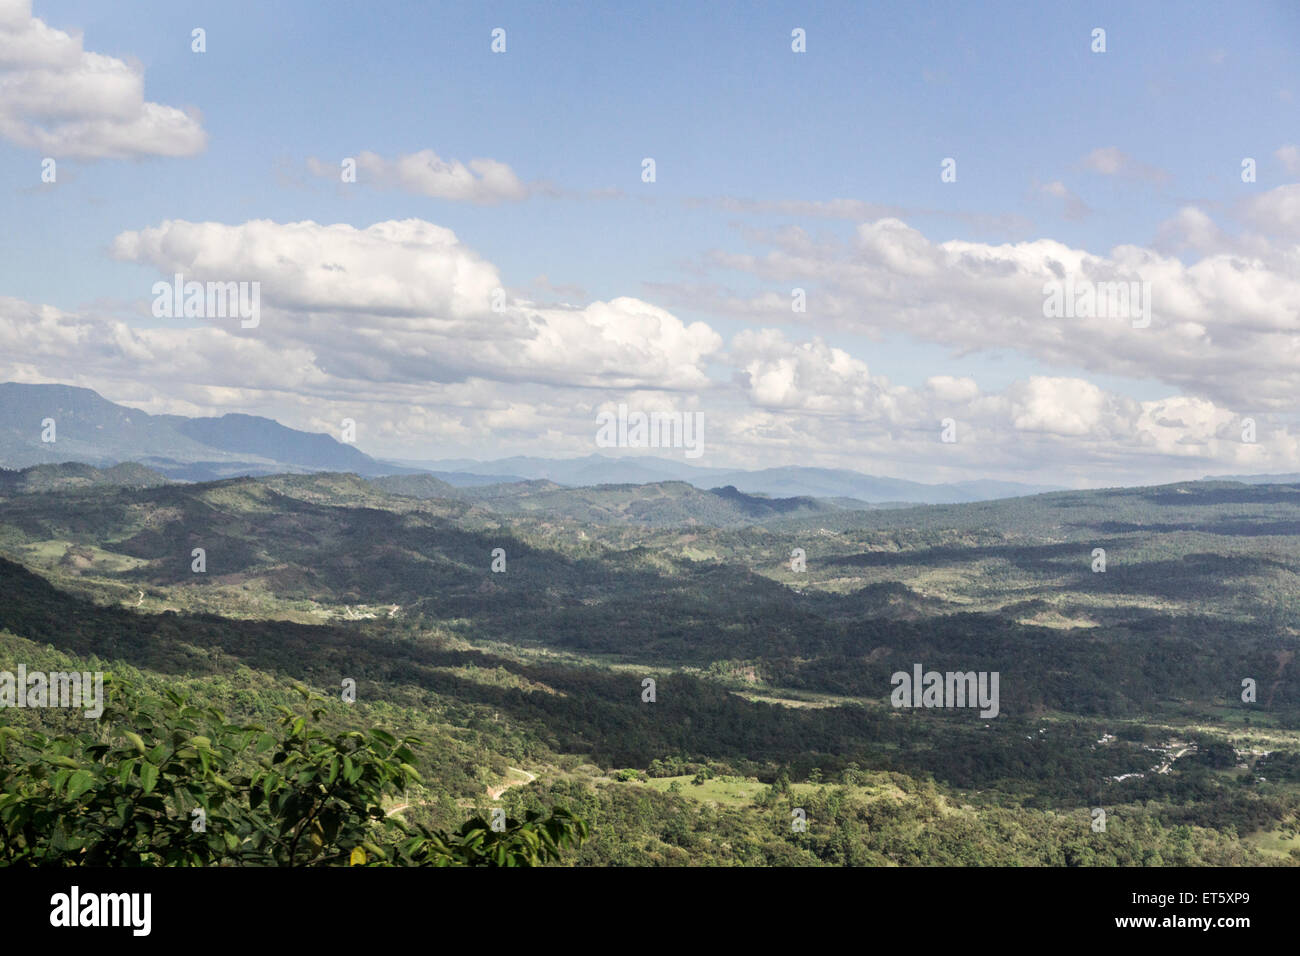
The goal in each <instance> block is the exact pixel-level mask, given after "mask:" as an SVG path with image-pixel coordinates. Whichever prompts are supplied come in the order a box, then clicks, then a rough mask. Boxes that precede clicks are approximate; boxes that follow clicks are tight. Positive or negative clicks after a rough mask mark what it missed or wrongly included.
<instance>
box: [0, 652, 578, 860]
mask: <svg viewBox="0 0 1300 956" xmlns="http://www.w3.org/2000/svg"><path fill="white" fill-rule="evenodd" d="M106 690H107V692H108V694H107V696H108V701H107V704H106V707H105V710H104V714H103V716H102V718H101V719H100V720H98V721H95V722H93V724H92V725H91V726H90V727H89V728H88V729H83V730H79V731H77V732H70V733H65V734H61V735H57V736H49V735H47V734H45V733H42V732H40V731H37V730H29V731H25V732H23V731H19V730H16V729H14V728H12V727H0V863H3V864H29V865H32V864H34V865H53V866H203V865H226V864H253V865H264V866H328V865H415V866H535V865H539V864H543V863H552V862H556V861H558V860H559V859H560V857H561V851H562V850H564V849H566V848H570V847H577V846H579V845H580V844H581V842H582V840H583V839H584V838H585V837H586V836H587V828H586V825H585V824H584V823H583V822H582V821H581V820H578V819H576V818H574V817H573V816H572V815H570V814H569V813H568V812H567V811H566V810H564V809H563V808H560V807H553V808H552V810H551V812H550V814H549V816H546V817H543V815H542V813H541V812H540V811H530V812H529V813H528V814H526V816H525V819H524V820H522V821H520V820H513V819H507V820H505V821H503V822H502V824H501V825H500V826H499V828H498V829H493V828H492V827H491V826H490V825H489V824H488V823H486V822H485V821H483V820H482V819H481V818H475V819H473V820H470V821H468V822H467V823H466V824H465V825H464V826H462V827H461V829H460V830H459V831H457V832H456V833H452V834H448V833H445V832H443V831H440V830H430V829H428V828H426V827H424V826H420V825H416V826H412V825H409V824H407V823H405V822H404V821H402V820H401V819H400V818H398V817H395V816H388V815H387V814H386V812H385V810H384V803H385V800H386V799H388V798H391V797H393V796H396V795H400V794H401V793H403V792H404V791H405V790H406V788H407V786H408V785H409V784H413V783H419V782H421V780H420V774H419V772H418V771H417V770H416V768H415V766H414V763H415V761H416V757H415V754H414V752H413V751H412V749H411V748H412V747H414V746H418V745H419V744H420V743H421V741H420V740H419V739H418V738H415V737H410V736H408V737H404V738H402V739H400V740H399V739H398V738H396V737H394V736H393V735H392V734H390V733H388V732H387V731H384V730H381V729H378V728H373V729H370V730H369V731H367V732H365V733H362V732H361V731H359V730H345V731H339V732H336V733H333V734H331V733H327V732H326V731H324V730H322V729H320V728H319V727H318V726H317V725H318V724H319V723H320V722H321V721H322V718H323V716H324V714H325V711H324V709H323V707H322V706H321V705H323V704H325V703H326V701H325V700H324V699H323V698H320V697H315V696H313V695H312V694H310V693H309V692H308V691H307V690H305V689H303V688H298V691H299V693H300V694H301V695H302V697H303V700H304V702H305V705H306V710H307V712H306V713H299V712H296V711H294V710H292V709H290V708H288V707H279V708H278V710H279V711H280V712H281V716H280V719H279V721H278V724H277V726H276V727H275V728H274V731H273V730H270V729H267V728H266V727H263V726H260V725H255V724H249V725H238V724H233V723H230V722H228V721H227V720H226V718H225V717H224V715H223V714H222V713H221V712H220V711H218V710H216V709H215V708H206V709H200V708H198V707H194V706H191V705H189V704H188V703H187V700H186V698H185V697H184V696H182V695H181V694H179V693H177V692H175V691H173V690H170V689H168V690H165V691H164V692H163V696H162V697H155V696H151V695H148V694H145V693H143V692H141V691H139V690H138V689H137V688H136V687H135V686H134V685H132V684H131V683H129V682H126V681H122V680H115V679H113V678H112V677H111V676H109V677H108V679H107V680H106Z"/></svg>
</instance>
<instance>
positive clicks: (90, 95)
mask: <svg viewBox="0 0 1300 956" xmlns="http://www.w3.org/2000/svg"><path fill="white" fill-rule="evenodd" d="M0 136H3V137H4V138H5V139H8V140H11V141H12V142H14V143H17V144H18V145H19V146H23V147H27V148H31V149H37V150H40V151H41V152H43V153H45V154H47V155H50V156H54V157H56V158H58V157H65V156H67V157H72V158H77V159H100V158H115V159H121V158H130V157H139V156H192V155H194V154H195V153H199V152H202V151H203V149H204V147H205V146H206V144H207V135H206V134H205V133H204V131H203V128H202V126H201V125H200V122H199V119H198V117H197V116H196V115H191V113H187V112H185V111H183V110H180V109H177V108H175V107H172V106H163V105H161V104H158V103H151V102H148V101H146V100H145V98H144V75H143V72H142V71H141V69H140V68H139V67H138V66H130V65H128V64H126V63H124V62H123V61H121V60H118V59H116V58H114V57H111V56H105V55H103V54H99V53H91V52H88V51H87V50H85V49H83V47H82V39H81V37H80V36H75V37H74V36H70V35H69V34H67V33H64V32H63V31H62V30H55V29H53V28H52V27H50V26H48V25H46V23H45V22H44V21H42V20H39V19H37V18H35V17H33V16H32V15H31V2H30V0H0Z"/></svg>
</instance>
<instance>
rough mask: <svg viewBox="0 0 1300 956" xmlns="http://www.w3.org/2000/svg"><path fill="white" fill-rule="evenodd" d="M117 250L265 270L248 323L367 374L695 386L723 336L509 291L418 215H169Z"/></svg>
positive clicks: (196, 267)
mask: <svg viewBox="0 0 1300 956" xmlns="http://www.w3.org/2000/svg"><path fill="white" fill-rule="evenodd" d="M112 253H113V255H114V256H116V257H117V258H119V259H122V260H126V261H131V262H140V263H148V264H151V265H153V266H155V267H157V268H158V269H159V270H160V271H161V273H162V275H163V276H164V277H166V278H170V277H171V276H172V275H173V274H176V273H180V274H183V275H184V276H185V277H186V279H193V280H195V281H200V282H203V281H217V282H238V281H249V282H251V281H257V282H259V283H261V301H262V305H263V311H264V314H265V317H264V318H263V320H262V322H261V323H260V325H259V327H258V329H257V330H256V332H255V333H253V334H257V335H264V336H267V337H269V338H271V339H273V340H276V341H280V342H285V343H293V344H296V345H298V346H300V347H303V348H310V349H313V350H315V351H316V352H317V353H318V354H320V356H321V360H322V362H325V363H327V367H328V368H329V370H330V371H331V372H332V373H334V374H338V375H345V376H349V377H356V378H360V379H366V380H372V381H392V382H402V381H405V382H419V381H428V380H429V379H434V380H437V381H452V380H458V379H463V378H468V377H479V378H486V379H493V380H498V381H520V382H543V383H551V384H569V385H585V386H608V387H620V388H630V387H637V386H640V385H643V384H648V385H653V386H656V387H661V388H670V389H672V388H678V389H680V388H696V387H701V386H703V385H706V384H707V381H708V379H707V376H706V374H705V371H704V363H705V361H706V359H707V357H708V356H709V355H710V354H711V353H712V352H714V351H716V350H718V349H719V348H720V347H721V345H722V340H721V338H720V337H719V336H718V335H717V333H716V332H714V331H713V330H712V329H711V328H709V326H708V325H706V324H705V323H703V322H694V323H691V324H689V325H688V324H686V323H684V322H682V321H681V320H680V319H678V318H677V317H676V316H674V315H672V314H671V313H670V312H667V311H666V310H664V309H661V308H659V307H657V306H654V305H651V304H650V303H647V302H642V301H640V300H638V299H635V298H631V297H618V298H615V299H612V300H610V301H608V302H591V303H588V304H587V305H585V306H582V307H565V306H549V307H540V306H535V305H534V304H533V303H531V302H529V301H527V300H523V299H514V298H511V297H509V296H508V295H507V294H506V290H505V289H504V282H503V281H502V279H501V277H500V275H499V273H498V271H497V269H496V267H495V266H493V265H492V264H491V263H489V262H487V261H486V260H484V259H482V258H481V257H480V256H479V255H478V254H477V253H475V252H474V251H473V250H471V249H469V248H468V247H466V246H464V245H463V244H462V243H461V242H460V241H459V239H458V238H457V237H456V235H455V233H453V232H452V231H451V230H449V229H445V228H443V227H441V226H436V225H434V224H432V223H428V222H424V221H422V220H418V219H408V220H403V221H400V222H380V223H375V224H374V225H372V226H369V227H367V228H365V229H357V228H355V227H353V226H350V225H345V224H336V225H321V224H318V223H315V222H296V223H276V222H271V221H269V220H255V221H251V222H246V223H243V224H242V225H226V224H223V223H211V222H203V223H194V222H185V221H179V220H169V221H166V222H163V223H161V224H160V225H158V226H155V227H152V228H148V229H143V230H139V231H132V232H124V233H122V234H120V235H119V236H118V237H117V238H116V239H115V240H114V242H113V245H112Z"/></svg>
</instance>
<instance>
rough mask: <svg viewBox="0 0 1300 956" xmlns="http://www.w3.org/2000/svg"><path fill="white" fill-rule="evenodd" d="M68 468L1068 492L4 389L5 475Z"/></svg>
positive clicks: (762, 491) (967, 498) (750, 489)
mask: <svg viewBox="0 0 1300 956" xmlns="http://www.w3.org/2000/svg"><path fill="white" fill-rule="evenodd" d="M46 439H52V440H46ZM62 462H80V463H83V464H87V465H93V466H95V467H97V468H108V467H111V466H114V465H118V464H123V463H129V462H134V463H138V464H140V465H144V466H146V467H147V468H149V469H152V470H153V471H155V472H157V473H158V474H160V475H163V476H165V477H167V478H169V479H172V480H175V481H211V480H216V479H220V478H229V477H235V476H244V475H251V476H257V475H269V474H303V473H309V472H318V471H331V472H351V473H353V474H357V475H360V476H362V477H368V478H376V477H383V476H391V475H427V476H430V477H431V478H434V479H437V480H438V482H445V483H446V485H449V486H451V487H454V488H463V489H469V488H476V487H481V486H492V485H499V484H517V483H520V482H526V481H529V482H531V481H545V482H552V483H554V484H555V485H561V486H569V487H591V486H595V485H642V484H655V483H660V482H685V483H686V484H689V485H692V486H694V487H695V488H698V489H701V490H712V489H717V488H733V489H735V490H736V491H737V492H740V493H743V494H746V495H764V496H771V497H774V498H799V499H810V498H818V499H831V500H833V501H834V502H835V503H836V505H838V506H839V507H845V506H852V504H853V503H855V502H856V503H861V504H876V505H878V504H960V503H963V502H971V501H989V500H994V499H999V498H1013V497H1019V496H1022V495H1032V494H1039V493H1042V492H1048V491H1059V490H1062V489H1061V488H1060V487H1058V486H1052V485H1036V484H1023V483H1019V482H1012V481H998V480H993V479H979V480H972V481H958V482H949V483H936V484H930V483H925V482H919V481H909V480H906V479H902V478H888V477H881V476H876V475H867V474H863V473H861V472H857V471H851V470H848V469H843V468H811V467H801V466H783V467H776V468H763V469H757V470H743V469H729V468H706V467H701V466H697V465H692V464H688V463H687V462H684V461H676V460H672V459H668V458H657V457H653V456H649V455H636V456H621V457H612V456H608V455H600V454H591V455H587V456H585V457H580V458H567V459H555V458H537V457H528V456H516V457H511V458H498V459H494V460H488V461H479V460H475V459H468V458H451V459H435V460H386V459H379V458H374V457H371V456H370V455H367V454H366V453H364V452H362V451H361V450H360V449H358V448H356V447H354V446H352V445H350V444H345V443H343V442H340V441H338V440H336V439H335V438H333V437H332V436H330V435H326V434H322V433H317V432H306V431H300V430H298V429H294V428H289V427H287V426H285V425H282V424H280V423H279V422H277V421H275V420H274V419H270V418H263V417H260V416H256V415H244V414H228V415H222V416H220V417H205V418H191V417H187V416H184V415H151V414H149V413H148V412H144V411H141V410H140V409H137V408H131V407H129V406H126V405H119V404H117V403H115V402H111V401H109V400H108V399H106V398H104V397H103V396H101V395H99V394H98V393H97V392H95V391H93V390H91V389H88V388H78V387H75V386H70V385H54V384H48V385H47V384H24V383H17V382H7V383H3V384H0V467H2V468H8V469H22V468H30V467H32V466H35V465H50V464H58V463H62ZM1288 479H1290V480H1294V479H1295V476H1287V475H1233V476H1223V477H1220V478H1219V479H1217V480H1227V481H1239V482H1243V483H1250V484H1261V483H1263V484H1272V483H1283V482H1285V481H1287V480H1288Z"/></svg>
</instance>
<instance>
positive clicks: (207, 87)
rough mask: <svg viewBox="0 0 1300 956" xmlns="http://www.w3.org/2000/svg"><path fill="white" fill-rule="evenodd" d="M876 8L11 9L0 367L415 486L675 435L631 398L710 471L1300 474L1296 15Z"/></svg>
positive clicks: (3, 110)
mask: <svg viewBox="0 0 1300 956" xmlns="http://www.w3.org/2000/svg"><path fill="white" fill-rule="evenodd" d="M878 7H879V8H877V5H865V4H861V3H845V4H832V3H827V4H761V5H758V4H740V3H736V4H729V3H710V4H693V3H681V4H678V3H660V4H655V5H645V6H633V5H630V4H613V3H610V4H590V3H581V4H578V3H570V4H566V3H546V4H536V3H520V4H503V3H482V4H472V5H471V4H433V3H418V4H417V3H410V4H407V3H397V2H384V0H376V2H374V3H370V4H357V3H351V2H349V3H331V2H325V3H321V2H313V3H298V2H288V0H285V2H277V3H274V4H263V3H241V2H227V3H221V4H205V3H185V2H175V0H169V2H152V0H139V2H133V3H130V4H104V3H102V2H90V0H85V2H81V0H78V2H60V0H49V2H45V0H35V3H31V2H28V0H0V213H2V215H3V221H4V222H5V224H6V227H7V228H5V229H4V230H2V231H0V381H20V382H60V383H64V384H70V385H80V386H85V387H88V388H93V389H95V390H96V391H98V392H99V393H100V394H102V395H103V396H104V397H106V398H108V399H110V400H112V401H116V402H121V403H123V404H127V405H131V406H134V407H139V408H141V409H144V410H146V411H149V412H170V413H179V414H187V415H220V414H225V413H227V412H244V413H249V414H258V415H265V416H268V417H272V418H275V419H277V420H279V421H281V422H283V423H285V424H287V425H290V426H293V427H296V428H303V429H308V430H312V431H323V432H328V433H330V434H334V435H336V437H339V436H341V435H343V434H344V433H343V432H341V423H342V422H343V421H344V420H345V419H348V420H351V421H353V422H355V443H356V444H357V446H358V447H359V448H361V449H362V450H363V451H366V452H368V453H370V454H373V455H376V456H380V457H385V458H393V459H402V460H437V459H443V458H462V457H470V458H478V459H490V458H496V457H504V456H509V455H515V454H527V455H539V456H545V457H559V458H567V457H575V456H581V455H587V454H591V453H593V452H601V453H605V454H641V453H647V451H646V450H645V449H639V448H630V447H624V448H615V449H608V448H605V447H598V445H597V434H598V425H597V416H598V415H599V414H600V413H602V412H610V411H613V410H615V409H617V408H618V407H619V406H620V405H625V406H627V408H628V409H629V410H631V411H632V412H634V413H635V412H638V411H640V412H645V413H661V414H669V415H671V414H680V415H695V416H698V420H699V421H700V422H701V423H702V425H701V427H702V429H703V448H704V451H703V454H702V455H701V456H700V457H698V458H695V457H692V458H691V463H692V464H698V465H706V466H718V467H746V468H757V467H769V466H779V465H817V466H822V467H838V468H852V469H856V470H859V471H864V472H868V473H871V474H878V475H886V476H891V477H899V478H908V479H912V480H920V481H948V480H961V479H974V478H1000V479H1006V480H1019V481H1028V482H1035V483H1051V484H1059V485H1066V486H1078V487H1097V486H1114V485H1122V484H1139V483H1156V482H1161V481H1172V480H1180V479H1185V478H1197V477H1201V476H1203V475H1207V474H1237V473H1252V474H1253V473H1278V472H1294V471H1300V415H1298V414H1297V404H1298V403H1297V397H1298V396H1300V124H1298V123H1297V117H1300V101H1298V100H1297V97H1300V53H1297V51H1298V50H1300V5H1298V4H1295V3H1290V2H1277V3H1265V2H1258V3H1244V4H1232V5H1227V4H1224V5H1211V4H1186V3H1148V4H1139V5H1134V4H1128V3H1117V4H1098V3H1088V4H1082V3H1053V4H1043V5H1040V4H1029V3H996V2H993V3H980V4H970V3H910V4H897V5H878ZM196 30H201V31H202V33H201V34H199V35H198V37H197V38H196V35H195V31H196ZM494 31H503V32H494ZM1097 31H1104V34H1101V33H1098V32H1097ZM494 38H495V39H494ZM494 45H495V47H496V49H494ZM198 47H201V48H202V49H197V48H198ZM800 48H801V49H800ZM648 159H649V160H653V177H650V176H649V174H648V172H647V165H646V160H648ZM345 160H351V161H352V162H353V163H354V164H355V170H356V175H355V177H354V178H355V181H346V182H345V181H344V178H345V177H344V175H343V164H344V161H345ZM178 273H179V274H182V275H183V277H184V279H185V280H186V281H196V282H199V283H210V282H212V283H227V282H248V283H257V284H258V285H257V288H258V290H259V299H258V301H259V308H260V313H259V317H258V320H257V323H256V325H251V326H250V325H249V324H248V323H244V322H241V321H240V320H239V319H238V318H231V317H228V316H221V315H200V316H191V317H188V318H186V317H183V316H176V317H169V316H165V315H163V316H159V315H157V314H155V312H156V310H155V308H154V305H155V299H156V290H155V288H154V286H155V283H157V282H159V281H171V279H172V277H173V276H174V275H176V274H178ZM1120 282H1122V283H1124V289H1125V291H1128V290H1130V289H1131V290H1132V293H1131V299H1130V301H1129V302H1128V303H1126V304H1124V305H1123V307H1122V308H1120V309H1118V310H1117V309H1116V307H1115V306H1116V302H1115V300H1113V299H1112V300H1111V302H1110V308H1109V309H1107V308H1106V307H1105V305H1104V303H1105V290H1106V289H1107V288H1109V289H1110V290H1111V291H1112V292H1113V291H1114V288H1115V286H1114V285H1113V284H1114V283H1120ZM1053 283H1056V284H1057V285H1058V286H1059V287H1062V288H1064V289H1066V290H1070V291H1067V292H1066V293H1065V294H1067V295H1070V296H1073V295H1075V294H1084V292H1087V293H1089V299H1090V300H1091V295H1090V293H1091V291H1093V290H1101V291H1100V292H1099V299H1097V300H1094V301H1096V302H1097V303H1098V304H1096V305H1094V306H1093V307H1092V308H1091V309H1089V308H1088V307H1087V302H1086V301H1085V300H1082V299H1081V300H1079V304H1078V307H1077V308H1072V309H1070V310H1068V312H1067V313H1066V314H1060V311H1059V310H1057V311H1056V312H1055V313H1053V310H1052V309H1051V308H1049V307H1048V306H1047V305H1046V303H1047V302H1048V300H1049V298H1050V296H1049V288H1050V287H1051V285H1052V284H1053ZM796 290H799V291H796ZM1081 290H1083V291H1081ZM1141 302H1145V304H1146V306H1147V308H1146V310H1145V312H1144V311H1143V309H1142V308H1141V307H1140V305H1139V303H1141ZM800 306H802V308H800ZM246 326H248V327H246ZM652 453H654V454H657V455H660V456H664V457H673V456H679V455H683V454H684V450H683V449H674V448H668V449H655V450H653V452H652Z"/></svg>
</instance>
